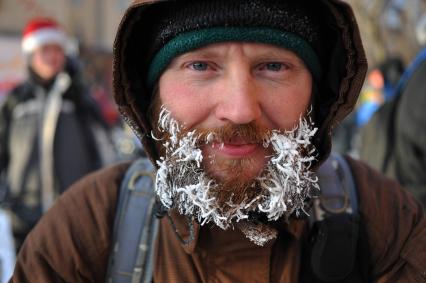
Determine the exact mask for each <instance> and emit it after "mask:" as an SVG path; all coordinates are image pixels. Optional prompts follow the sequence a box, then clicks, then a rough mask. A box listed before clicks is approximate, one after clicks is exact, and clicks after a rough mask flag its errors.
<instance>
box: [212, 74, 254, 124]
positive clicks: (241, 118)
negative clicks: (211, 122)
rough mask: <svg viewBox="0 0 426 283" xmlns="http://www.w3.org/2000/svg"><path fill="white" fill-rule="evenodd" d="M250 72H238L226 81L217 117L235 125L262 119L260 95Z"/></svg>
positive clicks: (217, 108)
mask: <svg viewBox="0 0 426 283" xmlns="http://www.w3.org/2000/svg"><path fill="white" fill-rule="evenodd" d="M258 92H259V90H258V88H257V86H256V83H255V81H254V79H253V77H252V76H251V74H250V72H249V71H246V72H244V71H241V69H240V70H237V71H235V72H231V73H230V74H229V75H227V76H226V79H224V87H223V92H222V93H221V94H220V97H221V100H220V102H219V103H218V105H217V107H216V117H217V118H219V119H220V120H222V121H227V122H232V123H234V124H248V123H250V122H253V121H255V120H257V119H258V118H260V116H261V106H260V100H259V98H260V96H259V95H260V94H259V93H258Z"/></svg>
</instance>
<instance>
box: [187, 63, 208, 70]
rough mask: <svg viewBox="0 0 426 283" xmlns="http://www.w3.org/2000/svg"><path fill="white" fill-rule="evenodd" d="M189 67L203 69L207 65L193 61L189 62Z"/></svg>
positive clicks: (205, 68)
mask: <svg viewBox="0 0 426 283" xmlns="http://www.w3.org/2000/svg"><path fill="white" fill-rule="evenodd" d="M190 67H191V68H192V69H194V70H195V71H205V70H207V68H208V67H209V66H208V65H207V63H204V62H194V63H191V65H190Z"/></svg>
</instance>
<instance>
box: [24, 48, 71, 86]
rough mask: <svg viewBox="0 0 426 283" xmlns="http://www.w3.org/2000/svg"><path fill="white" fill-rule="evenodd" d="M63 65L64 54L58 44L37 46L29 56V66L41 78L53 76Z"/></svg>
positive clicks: (48, 78)
mask: <svg viewBox="0 0 426 283" xmlns="http://www.w3.org/2000/svg"><path fill="white" fill-rule="evenodd" d="M64 65H65V54H64V50H63V49H62V47H61V46H60V45H58V44H46V45H42V46H41V47H39V48H37V49H36V50H35V51H34V53H33V55H32V58H31V67H32V69H33V70H34V72H36V73H37V75H39V76H40V77H41V78H42V79H44V80H50V79H52V78H53V77H55V76H56V75H57V74H58V73H59V72H60V71H62V69H63V68H64Z"/></svg>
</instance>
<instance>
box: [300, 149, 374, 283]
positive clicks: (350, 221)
mask: <svg viewBox="0 0 426 283" xmlns="http://www.w3.org/2000/svg"><path fill="white" fill-rule="evenodd" d="M317 175H318V178H319V186H320V190H321V196H320V197H319V198H317V199H315V200H314V202H313V207H312V210H311V213H310V219H309V221H310V226H311V232H310V236H309V241H308V244H307V247H305V254H304V256H305V259H304V266H303V269H305V270H303V271H302V273H304V274H302V278H304V280H302V282H364V279H365V274H364V270H365V269H364V268H363V266H364V265H367V264H368V261H363V262H360V256H359V255H360V253H363V251H360V245H359V238H360V229H361V227H360V226H361V225H360V221H359V212H358V196H357V191H356V184H355V181H354V179H353V176H352V172H351V169H350V167H349V165H348V164H347V162H346V160H345V159H344V158H343V157H342V156H341V155H338V154H332V155H331V156H330V157H329V158H328V159H327V161H326V162H325V163H324V164H323V165H322V166H321V167H320V168H319V170H318V172H317ZM361 265H363V266H361Z"/></svg>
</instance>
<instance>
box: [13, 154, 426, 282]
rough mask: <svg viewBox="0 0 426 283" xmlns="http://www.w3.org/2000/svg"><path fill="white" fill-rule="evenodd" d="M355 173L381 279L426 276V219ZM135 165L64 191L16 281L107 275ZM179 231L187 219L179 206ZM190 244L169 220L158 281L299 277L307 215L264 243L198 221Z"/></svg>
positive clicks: (386, 183)
mask: <svg viewBox="0 0 426 283" xmlns="http://www.w3.org/2000/svg"><path fill="white" fill-rule="evenodd" d="M349 161H350V165H351V167H352V170H353V172H354V175H355V179H356V181H357V182H356V183H357V187H358V191H359V195H360V213H361V217H362V224H363V225H364V227H365V228H366V230H367V236H368V237H367V238H368V246H369V247H370V251H369V253H370V262H369V264H368V266H369V272H370V274H371V275H370V277H371V281H374V282H380V283H384V282H389V283H395V282H419V283H420V282H426V219H425V217H424V215H423V212H422V208H421V206H420V205H419V204H418V203H417V202H416V201H415V200H414V198H413V197H412V196H411V195H410V194H409V193H407V192H405V191H404V190H402V189H401V188H400V187H399V186H398V185H397V184H396V183H394V182H393V181H391V180H389V179H385V178H384V177H382V176H381V175H379V174H378V173H377V172H376V171H373V170H371V169H370V168H369V167H367V166H366V165H364V164H362V163H360V162H357V161H354V160H349ZM127 167H128V165H127V164H123V165H118V166H115V167H110V168H107V169H105V170H103V171H100V172H97V173H95V174H92V175H90V176H88V177H86V178H85V179H83V180H81V181H80V182H79V183H77V184H76V185H75V186H74V187H72V188H71V189H70V190H69V191H68V192H67V193H65V194H64V195H63V196H61V197H60V198H59V199H58V201H57V203H56V204H55V205H54V207H53V208H52V209H51V210H50V211H49V213H47V214H46V215H45V217H43V218H42V220H41V221H40V223H39V224H38V225H37V226H36V228H35V229H34V230H33V231H32V232H31V233H30V235H29V236H28V238H27V240H26V242H25V243H24V246H23V247H22V251H21V252H20V254H19V256H18V260H17V264H16V269H15V273H14V276H13V278H12V280H11V282H16V283H18V282H19V283H23V282H75V283H77V282H103V281H104V276H105V272H106V267H107V261H108V256H109V253H110V251H111V230H112V223H113V221H114V214H115V206H116V201H117V195H118V187H119V185H120V183H121V179H122V177H123V174H124V172H125V170H126V169H127ZM172 218H173V221H174V224H175V225H176V227H177V230H178V231H179V235H180V236H181V237H182V238H183V239H184V240H185V239H187V238H188V234H189V233H188V229H187V228H186V227H187V224H186V222H185V220H183V219H181V217H180V216H178V215H175V214H172ZM195 227H196V229H195V231H196V233H195V234H196V237H195V240H194V241H193V242H191V244H189V245H183V244H181V242H180V241H179V239H178V237H177V236H176V234H175V232H174V230H173V228H172V225H171V223H170V221H169V219H168V218H167V217H164V218H163V219H162V220H161V226H160V231H159V237H158V238H157V249H156V259H155V274H154V275H155V280H154V282H179V283H180V282H185V283H186V282H188V283H191V282H299V271H300V268H301V265H300V260H301V252H300V251H301V249H302V245H303V243H304V239H306V232H307V229H306V222H305V221H302V220H299V221H293V222H291V223H290V224H289V225H286V224H282V226H281V227H278V229H279V231H280V234H279V237H278V239H277V240H275V241H273V242H271V243H269V244H268V245H267V246H266V247H259V246H256V245H254V244H252V243H251V242H250V241H249V240H247V239H246V238H244V236H242V234H241V233H240V232H238V231H233V230H230V231H222V230H221V229H219V228H215V227H206V226H202V227H199V226H198V225H196V226H195Z"/></svg>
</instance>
